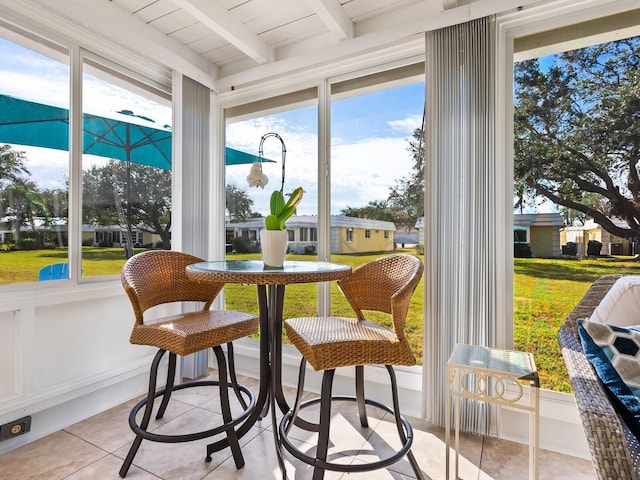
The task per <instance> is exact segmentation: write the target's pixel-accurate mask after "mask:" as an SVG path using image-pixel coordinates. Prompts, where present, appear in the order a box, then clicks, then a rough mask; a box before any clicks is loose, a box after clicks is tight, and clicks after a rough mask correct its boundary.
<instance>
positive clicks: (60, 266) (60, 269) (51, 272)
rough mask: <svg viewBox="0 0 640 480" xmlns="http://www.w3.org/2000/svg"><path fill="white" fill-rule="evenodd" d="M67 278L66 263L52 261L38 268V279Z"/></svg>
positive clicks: (67, 266)
mask: <svg viewBox="0 0 640 480" xmlns="http://www.w3.org/2000/svg"><path fill="white" fill-rule="evenodd" d="M68 278H69V264H68V263H66V262H65V263H53V264H51V265H47V266H45V267H42V268H41V269H40V272H39V273H38V281H39V282H42V281H45V280H66V279H68Z"/></svg>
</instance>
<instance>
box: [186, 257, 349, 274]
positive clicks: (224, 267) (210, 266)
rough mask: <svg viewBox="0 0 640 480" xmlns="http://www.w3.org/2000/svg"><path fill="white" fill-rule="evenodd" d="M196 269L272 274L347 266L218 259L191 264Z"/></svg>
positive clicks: (324, 270)
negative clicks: (278, 264)
mask: <svg viewBox="0 0 640 480" xmlns="http://www.w3.org/2000/svg"><path fill="white" fill-rule="evenodd" d="M192 267H193V268H195V269H198V270H210V271H216V272H247V273H260V274H264V275H268V274H269V273H272V274H274V275H277V274H282V273H322V272H341V271H344V270H346V269H348V268H349V267H348V266H347V265H343V264H340V263H331V262H315V261H307V260H305V261H295V260H294V261H285V262H284V264H283V265H282V267H269V266H266V265H265V264H264V263H263V262H262V261H261V260H220V261H215V262H201V263H196V264H194V265H192Z"/></svg>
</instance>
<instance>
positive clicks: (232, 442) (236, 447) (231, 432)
mask: <svg viewBox="0 0 640 480" xmlns="http://www.w3.org/2000/svg"><path fill="white" fill-rule="evenodd" d="M213 351H214V353H215V354H216V360H217V361H218V385H219V387H220V408H221V409H222V421H223V422H224V424H225V425H226V424H228V425H229V427H228V428H227V429H226V433H227V438H228V440H229V448H230V449H231V453H232V454H233V461H234V462H235V464H236V468H242V467H243V466H244V457H243V456H242V451H241V450H240V443H239V442H238V434H237V433H236V429H235V426H234V425H233V423H232V420H233V417H232V415H231V408H230V406H229V384H228V383H227V362H226V360H225V356H224V351H223V350H222V347H221V346H219V345H218V346H216V347H213ZM206 460H207V461H208V462H209V461H211V455H210V454H209V453H208V454H207V458H206Z"/></svg>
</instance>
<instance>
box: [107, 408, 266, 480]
mask: <svg viewBox="0 0 640 480" xmlns="http://www.w3.org/2000/svg"><path fill="white" fill-rule="evenodd" d="M221 420H222V418H221V416H220V415H218V414H216V413H213V412H210V411H208V410H206V409H201V408H194V409H192V410H189V411H188V412H187V413H185V414H183V415H181V416H180V417H178V418H177V419H175V420H173V421H171V422H169V423H167V424H165V425H162V426H161V427H159V428H158V429H156V430H154V432H155V433H162V434H171V435H175V434H179V433H186V432H189V431H193V427H194V425H197V426H198V429H199V430H206V429H210V428H214V427H215V426H217V425H220V423H221ZM258 433H259V430H258V429H252V430H251V431H249V432H248V433H247V434H246V435H245V436H244V437H243V438H241V439H240V445H241V446H242V445H243V444H245V443H246V442H248V441H250V440H251V439H252V438H253V437H254V436H255V435H257V434H258ZM220 438H222V436H215V437H211V438H205V439H202V440H196V441H193V442H184V443H159V442H151V441H147V440H143V441H142V444H141V446H140V449H139V450H138V453H137V455H136V457H135V458H134V461H133V464H134V465H137V466H139V467H140V468H143V469H144V470H146V471H148V472H151V473H153V474H154V475H157V476H159V477H161V478H164V479H166V480H194V479H201V478H203V477H204V476H206V475H207V474H208V473H210V472H211V471H213V469H214V468H216V467H217V466H218V465H220V464H221V463H223V462H224V461H225V460H227V459H228V458H231V451H230V450H229V449H225V450H222V451H219V452H215V453H214V454H213V455H212V460H211V461H210V462H206V461H205V457H206V446H207V444H209V443H212V442H214V441H216V440H218V439H220ZM128 450H129V447H128V446H127V447H125V448H122V449H119V450H117V451H116V452H115V454H116V455H117V456H119V457H121V458H125V456H126V455H127V452H128ZM242 450H243V454H244V452H245V449H244V448H243V449H242Z"/></svg>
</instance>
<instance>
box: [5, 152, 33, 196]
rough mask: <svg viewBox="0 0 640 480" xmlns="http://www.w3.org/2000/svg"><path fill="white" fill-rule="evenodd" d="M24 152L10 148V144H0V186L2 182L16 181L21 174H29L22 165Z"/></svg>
mask: <svg viewBox="0 0 640 480" xmlns="http://www.w3.org/2000/svg"><path fill="white" fill-rule="evenodd" d="M25 159H26V157H25V153H24V152H19V151H17V150H12V148H11V145H0V186H2V183H3V182H8V183H12V182H16V181H17V180H18V179H19V178H21V177H22V176H23V175H30V173H29V170H27V167H25V166H24V161H25Z"/></svg>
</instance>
